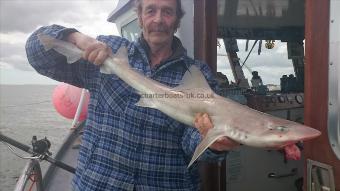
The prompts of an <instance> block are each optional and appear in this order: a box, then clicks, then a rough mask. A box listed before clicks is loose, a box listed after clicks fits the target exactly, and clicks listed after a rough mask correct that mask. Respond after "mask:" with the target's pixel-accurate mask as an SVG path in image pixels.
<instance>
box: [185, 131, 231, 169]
mask: <svg viewBox="0 0 340 191" xmlns="http://www.w3.org/2000/svg"><path fill="white" fill-rule="evenodd" d="M226 135H227V134H226V131H225V129H224V128H218V127H215V128H212V129H210V130H209V131H208V133H207V135H206V136H205V138H204V139H203V140H202V141H201V143H200V144H199V145H198V146H197V147H196V150H195V152H194V155H193V157H192V158H191V161H190V163H189V165H188V168H189V167H190V166H191V165H192V164H193V163H194V162H195V161H196V160H197V159H198V157H199V156H201V155H202V153H203V152H204V151H205V150H206V149H207V148H208V147H209V146H210V145H211V144H213V143H214V142H215V141H216V140H217V139H219V138H221V137H224V136H226Z"/></svg>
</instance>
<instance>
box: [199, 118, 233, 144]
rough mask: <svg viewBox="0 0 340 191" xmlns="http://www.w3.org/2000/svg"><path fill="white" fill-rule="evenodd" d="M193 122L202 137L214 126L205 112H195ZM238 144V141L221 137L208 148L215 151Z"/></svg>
mask: <svg viewBox="0 0 340 191" xmlns="http://www.w3.org/2000/svg"><path fill="white" fill-rule="evenodd" d="M194 123H195V127H196V128H197V130H198V131H199V132H200V134H201V136H202V138H204V137H205V136H206V134H207V133H208V130H209V129H211V128H213V127H214V125H213V124H212V122H211V120H210V118H209V116H208V114H206V113H197V114H196V116H195V121H194ZM239 145H240V144H239V143H237V142H235V141H233V140H231V139H229V138H228V137H222V138H219V139H217V141H215V142H214V143H213V144H212V145H211V146H210V147H209V148H210V149H211V150H215V151H227V150H231V149H233V148H235V147H237V146H239Z"/></svg>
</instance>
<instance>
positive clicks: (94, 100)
mask: <svg viewBox="0 0 340 191" xmlns="http://www.w3.org/2000/svg"><path fill="white" fill-rule="evenodd" d="M136 5H137V12H138V19H139V23H140V27H141V28H142V34H141V37H140V38H139V39H138V41H137V42H129V41H127V40H126V39H124V38H121V37H115V36H99V37H98V38H97V40H96V39H92V38H91V37H88V36H86V35H84V34H81V33H79V32H77V31H76V30H75V29H68V28H64V27H62V26H58V25H52V26H47V27H42V28H40V29H38V30H37V31H35V32H34V33H33V34H32V35H31V37H30V38H29V39H28V42H27V45H26V51H27V57H28V60H29V62H30V64H31V65H32V66H33V67H34V68H35V69H36V70H37V71H38V72H39V73H41V74H43V75H46V76H48V77H51V78H53V79H56V80H59V81H64V82H67V83H70V84H73V85H76V86H79V87H84V88H86V89H88V90H89V91H90V94H91V100H90V104H89V107H88V119H87V121H86V127H85V131H84V135H83V143H82V147H81V150H80V154H79V159H78V166H77V171H76V175H75V177H74V180H73V187H74V190H79V191H80V190H81V191H85V190H158V191H159V190H162V191H165V190H176V191H178V190H198V189H199V175H198V171H197V166H194V167H192V168H189V169H188V168H187V165H188V162H189V161H190V159H191V157H192V154H193V151H194V149H195V148H196V146H197V145H198V143H199V142H200V139H201V137H204V136H205V134H206V132H207V130H208V129H209V128H212V124H211V122H210V120H209V117H208V115H207V114H197V116H196V120H195V126H196V128H197V129H198V130H197V129H195V128H193V127H188V126H186V125H184V124H181V123H179V122H177V121H175V120H174V119H171V118H169V117H167V116H166V115H165V114H163V113H161V112H160V111H158V110H154V109H149V108H142V107H138V106H136V105H135V103H136V102H137V101H138V100H139V95H138V94H136V93H135V92H134V90H133V89H132V88H131V87H129V86H128V85H127V84H126V83H124V82H123V81H122V80H120V79H119V78H118V77H117V76H115V75H106V74H102V73H100V72H99V66H100V64H102V63H103V61H104V60H105V59H106V58H107V57H108V56H109V55H111V54H112V53H115V52H116V51H117V50H118V48H119V47H121V46H126V47H127V48H128V57H129V64H130V65H131V67H133V68H135V69H137V70H138V71H140V72H141V73H143V74H144V75H145V76H147V77H150V78H152V79H154V80H157V81H159V82H161V83H163V84H166V85H168V86H172V87H174V86H177V85H178V84H179V83H180V81H181V79H182V77H183V75H184V73H185V72H186V71H187V69H188V67H190V65H196V66H197V67H199V68H200V69H201V71H202V72H203V74H204V75H205V77H206V78H207V80H208V82H209V83H210V85H211V86H212V87H213V88H215V87H216V82H215V81H214V79H213V76H212V74H211V72H210V70H209V67H208V66H207V65H206V64H203V63H201V62H198V61H195V60H193V59H191V58H189V57H188V56H186V51H185V49H184V48H183V46H182V44H181V42H180V40H179V39H178V38H176V37H174V33H175V32H176V30H177V28H178V27H179V24H180V19H181V17H182V16H183V14H184V13H183V11H182V9H181V1H180V0H137V1H136ZM39 33H44V34H48V35H50V36H54V37H56V38H58V39H63V40H66V41H69V42H72V43H74V44H75V45H77V46H78V47H79V48H80V49H82V50H84V56H83V60H81V61H78V62H77V63H74V64H71V65H69V64H67V63H66V61H65V58H64V57H63V56H61V55H60V54H58V53H56V52H55V51H53V50H50V51H47V52H46V51H44V50H43V48H42V46H41V45H40V43H39V41H38V39H37V34H39ZM236 145H238V144H236V143H234V142H232V141H230V140H229V139H227V138H223V139H221V140H218V141H217V142H216V143H214V144H213V145H212V146H211V147H210V149H209V150H207V151H206V152H205V153H204V154H203V155H202V157H201V158H200V160H221V159H224V158H225V154H226V152H218V151H226V150H229V149H231V148H233V147H235V146H236Z"/></svg>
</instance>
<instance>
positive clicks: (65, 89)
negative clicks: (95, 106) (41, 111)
mask: <svg viewBox="0 0 340 191" xmlns="http://www.w3.org/2000/svg"><path fill="white" fill-rule="evenodd" d="M81 92H82V89H81V88H78V87H76V86H72V85H70V84H66V83H61V84H59V85H58V86H57V87H55V88H54V91H53V96H52V101H53V105H54V108H55V109H56V110H57V112H58V113H59V114H60V115H62V116H63V117H65V118H68V119H73V118H74V116H75V114H76V111H77V107H78V105H79V101H80V97H81ZM85 92H86V93H85V99H84V100H83V101H84V103H83V107H82V111H81V113H80V116H79V121H83V120H85V119H86V116H87V106H88V103H89V100H90V94H89V92H88V91H85Z"/></svg>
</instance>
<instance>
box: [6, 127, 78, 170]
mask: <svg viewBox="0 0 340 191" xmlns="http://www.w3.org/2000/svg"><path fill="white" fill-rule="evenodd" d="M0 141H1V142H5V143H7V144H10V145H12V146H14V147H16V148H18V149H20V150H22V151H25V152H27V153H29V154H31V155H32V157H21V158H24V159H33V158H35V159H40V160H46V161H48V162H50V163H51V164H53V165H55V166H57V167H59V168H62V169H64V170H66V171H68V172H71V173H73V174H74V173H75V172H76V169H75V168H74V167H72V166H69V165H67V164H65V163H63V162H61V161H58V160H56V159H54V158H52V157H50V156H51V155H52V153H51V152H50V151H49V148H50V147H51V142H50V141H49V140H48V139H47V138H46V137H45V138H44V139H40V140H37V137H36V136H33V137H32V147H30V146H28V145H25V144H23V143H20V142H18V141H16V140H14V139H12V138H10V137H8V136H5V135H3V134H2V133H0ZM8 146H9V145H8Z"/></svg>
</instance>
